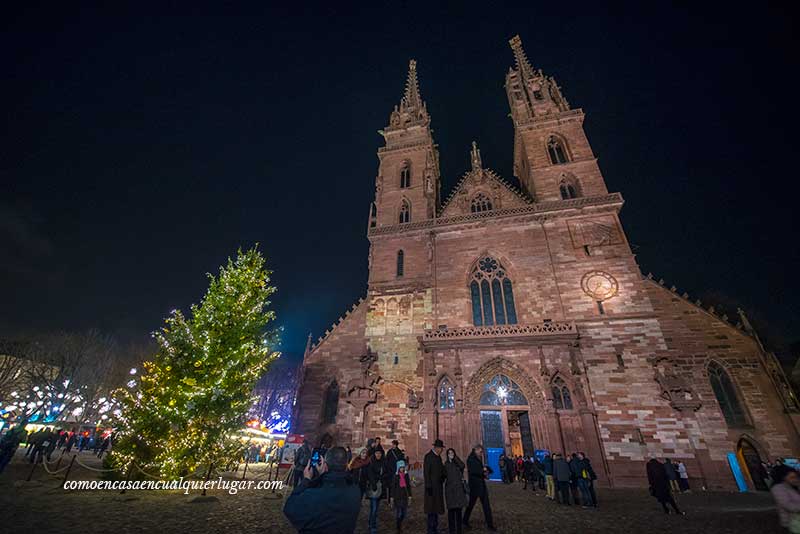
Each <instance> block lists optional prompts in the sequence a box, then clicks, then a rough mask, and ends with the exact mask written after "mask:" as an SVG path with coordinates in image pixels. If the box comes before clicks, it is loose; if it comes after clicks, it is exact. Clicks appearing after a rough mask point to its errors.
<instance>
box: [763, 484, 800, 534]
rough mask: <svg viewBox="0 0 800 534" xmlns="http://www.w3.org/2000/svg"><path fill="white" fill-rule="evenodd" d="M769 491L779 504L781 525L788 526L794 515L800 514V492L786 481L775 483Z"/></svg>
mask: <svg viewBox="0 0 800 534" xmlns="http://www.w3.org/2000/svg"><path fill="white" fill-rule="evenodd" d="M769 491H770V493H772V498H773V499H775V504H776V505H777V506H778V518H779V519H780V522H781V526H782V527H784V528H788V527H789V523H790V522H791V520H792V516H796V515H798V514H800V492H798V491H797V490H796V489H795V488H794V487H792V486H791V485H789V484H787V483H786V482H780V483H778V484H775V485H773V486H772V488H770V490H769Z"/></svg>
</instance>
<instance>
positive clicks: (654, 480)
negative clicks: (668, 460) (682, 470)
mask: <svg viewBox="0 0 800 534" xmlns="http://www.w3.org/2000/svg"><path fill="white" fill-rule="evenodd" d="M647 480H648V482H650V494H651V495H652V496H653V497H655V498H656V499H658V501H659V502H665V501H667V500H668V499H669V498H670V489H669V479H668V478H667V471H666V470H665V469H664V464H662V463H661V462H659V461H658V460H656V459H655V458H653V459H652V460H650V461H649V462H647Z"/></svg>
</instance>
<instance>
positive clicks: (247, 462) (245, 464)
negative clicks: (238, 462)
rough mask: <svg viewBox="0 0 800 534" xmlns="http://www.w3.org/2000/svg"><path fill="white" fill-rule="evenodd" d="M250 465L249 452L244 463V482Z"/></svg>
mask: <svg viewBox="0 0 800 534" xmlns="http://www.w3.org/2000/svg"><path fill="white" fill-rule="evenodd" d="M248 465H250V453H249V452H248V454H247V457H246V458H245V461H244V473H242V480H244V479H245V477H246V476H247V466H248Z"/></svg>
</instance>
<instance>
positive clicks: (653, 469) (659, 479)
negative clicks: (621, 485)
mask: <svg viewBox="0 0 800 534" xmlns="http://www.w3.org/2000/svg"><path fill="white" fill-rule="evenodd" d="M647 480H648V482H649V483H650V495H652V496H653V497H655V499H656V500H657V501H658V502H659V503H660V504H661V507H662V508H663V509H664V513H665V514H668V513H669V508H667V505H670V506H672V509H673V510H674V511H675V513H676V514H680V515H686V512H682V511H681V510H680V509H679V508H678V505H677V503H676V502H675V499H674V498H673V497H672V492H671V491H670V487H669V478H668V477H667V472H666V470H665V469H664V464H662V463H661V462H659V461H658V460H657V459H656V458H651V459H650V461H649V462H647Z"/></svg>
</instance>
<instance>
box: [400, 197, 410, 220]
mask: <svg viewBox="0 0 800 534" xmlns="http://www.w3.org/2000/svg"><path fill="white" fill-rule="evenodd" d="M407 222H411V204H409V203H408V200H403V203H402V204H400V224H405V223H407Z"/></svg>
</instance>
